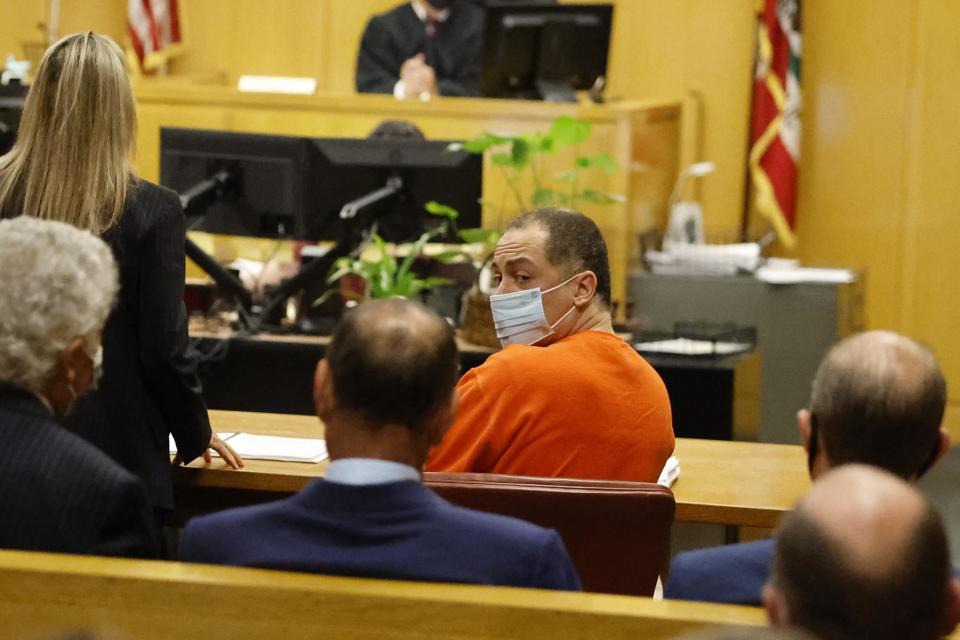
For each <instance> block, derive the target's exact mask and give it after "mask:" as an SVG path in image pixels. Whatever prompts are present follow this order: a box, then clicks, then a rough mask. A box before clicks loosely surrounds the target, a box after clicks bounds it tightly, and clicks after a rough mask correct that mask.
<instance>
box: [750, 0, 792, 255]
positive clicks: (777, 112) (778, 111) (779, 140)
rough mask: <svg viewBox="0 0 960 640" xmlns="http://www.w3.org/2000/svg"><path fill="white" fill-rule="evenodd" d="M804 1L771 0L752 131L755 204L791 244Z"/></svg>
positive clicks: (760, 38) (762, 34)
mask: <svg viewBox="0 0 960 640" xmlns="http://www.w3.org/2000/svg"><path fill="white" fill-rule="evenodd" d="M800 1H801V0H765V5H764V11H763V15H762V16H761V18H760V24H759V28H758V33H757V68H756V74H755V76H754V81H753V117H752V121H751V133H750V185H751V194H750V195H751V203H750V204H751V205H752V208H753V210H755V211H756V212H757V213H759V214H761V215H762V216H764V217H765V218H766V219H767V220H769V222H770V224H771V225H773V228H774V230H775V231H776V232H777V236H778V237H779V238H780V241H781V242H782V243H783V244H784V245H786V246H787V247H791V248H792V247H793V246H794V244H795V242H796V239H795V237H794V233H793V230H794V228H795V226H796V213H797V212H796V202H797V163H798V161H799V159H800V51H801V49H800V45H801V39H800Z"/></svg>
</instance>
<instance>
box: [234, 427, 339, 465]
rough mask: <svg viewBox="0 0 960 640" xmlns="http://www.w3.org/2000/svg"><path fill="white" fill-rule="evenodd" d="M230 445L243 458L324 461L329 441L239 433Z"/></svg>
mask: <svg viewBox="0 0 960 640" xmlns="http://www.w3.org/2000/svg"><path fill="white" fill-rule="evenodd" d="M230 447H231V448H233V450H234V451H236V452H237V453H239V454H240V457H242V458H248V459H250V460H280V461H282V462H322V461H324V460H326V459H327V441H326V440H323V439H319V438H286V437H280V436H258V435H254V434H252V433H238V434H236V435H235V436H233V437H232V438H230Z"/></svg>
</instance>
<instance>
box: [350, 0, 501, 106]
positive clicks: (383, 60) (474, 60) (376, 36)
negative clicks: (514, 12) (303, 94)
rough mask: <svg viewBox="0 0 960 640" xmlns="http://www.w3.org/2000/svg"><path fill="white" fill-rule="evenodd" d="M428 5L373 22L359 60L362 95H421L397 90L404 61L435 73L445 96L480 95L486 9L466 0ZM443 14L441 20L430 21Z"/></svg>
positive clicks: (439, 90)
mask: <svg viewBox="0 0 960 640" xmlns="http://www.w3.org/2000/svg"><path fill="white" fill-rule="evenodd" d="M415 3H420V6H419V7H416V6H415ZM427 4H428V2H427V0H413V2H408V3H405V4H403V5H401V6H399V7H396V8H395V9H393V10H391V11H388V12H387V13H384V14H381V15H378V16H374V17H373V18H371V19H370V21H369V22H368V23H367V27H366V29H365V30H364V33H363V39H362V41H361V43H360V54H359V56H358V59H357V91H359V92H360V93H393V94H394V95H397V96H398V97H406V96H407V95H411V94H412V95H416V94H417V93H418V92H417V91H413V92H407V91H405V90H404V88H403V85H401V86H400V87H399V88H398V86H397V83H398V82H400V80H401V69H402V68H403V67H404V63H406V62H408V61H410V62H411V65H413V66H418V65H419V64H422V65H426V66H427V67H430V69H432V73H433V75H434V76H435V78H436V86H435V92H436V93H439V94H440V95H443V96H478V95H479V83H480V55H481V48H482V42H483V17H484V14H483V10H482V9H479V8H477V7H476V6H474V5H473V4H471V3H469V2H466V1H465V0H429V4H430V5H432V6H431V7H427V6H425V5H427ZM431 9H432V11H431ZM437 13H439V14H440V16H441V20H440V21H437V20H435V19H434V18H431V17H428V16H429V15H430V14H437ZM418 56H422V58H418ZM405 94H406V95H405Z"/></svg>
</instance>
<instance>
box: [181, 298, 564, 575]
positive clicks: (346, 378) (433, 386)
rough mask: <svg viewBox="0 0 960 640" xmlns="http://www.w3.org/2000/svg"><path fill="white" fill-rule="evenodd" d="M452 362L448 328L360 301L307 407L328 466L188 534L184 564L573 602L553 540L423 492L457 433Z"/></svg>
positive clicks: (414, 313)
mask: <svg viewBox="0 0 960 640" xmlns="http://www.w3.org/2000/svg"><path fill="white" fill-rule="evenodd" d="M458 369H459V356H458V354H457V347H456V342H455V340H454V336H453V331H452V329H451V328H450V326H449V325H448V324H447V322H446V321H444V320H443V319H442V318H440V317H439V316H437V315H436V314H434V313H432V312H431V311H429V310H427V309H426V308H424V307H423V306H421V305H420V304H418V303H416V302H412V301H408V300H397V299H392V300H384V301H375V302H367V303H364V304H363V305H361V306H360V307H358V308H357V309H355V310H353V311H351V312H350V313H348V314H347V315H346V316H345V317H344V319H343V320H342V321H341V323H340V325H339V326H338V327H337V330H336V331H335V333H334V335H333V338H332V340H331V343H330V347H329V349H328V350H327V357H326V359H324V360H322V361H321V362H320V364H319V365H318V366H317V371H316V377H315V380H314V400H315V403H316V407H317V413H318V415H319V416H320V418H321V419H322V420H323V422H324V424H325V425H326V438H327V448H328V450H329V452H330V458H331V460H332V462H331V463H330V466H329V468H328V469H327V473H326V477H325V478H324V479H322V480H316V481H314V482H312V483H310V484H309V485H308V486H307V487H306V488H305V489H304V490H303V491H301V492H300V493H298V494H297V495H294V496H292V497H291V498H288V499H286V500H281V501H279V502H274V503H271V504H266V505H258V506H254V507H245V508H241V509H234V510H229V511H224V512H221V513H215V514H212V515H209V516H205V517H201V518H197V519H194V520H192V521H191V522H190V523H189V524H188V525H187V528H186V530H185V531H184V536H183V543H182V555H183V559H184V560H188V561H192V562H207V563H216V564H231V565H242V566H252V567H265V568H273V569H288V570H295V571H311V572H316V573H326V574H336V575H349V576H366V577H377V578H392V579H400V580H424V581H437V582H464V583H478V584H495V585H505V586H518V587H539V588H545V589H566V590H579V589H580V581H579V578H578V577H577V574H576V571H575V570H574V568H573V564H572V562H571V561H570V558H569V556H568V555H567V551H566V549H565V548H564V546H563V542H562V541H561V540H560V537H559V536H558V535H557V533H556V532H555V531H552V530H549V529H543V528H541V527H537V526H534V525H532V524H529V523H526V522H522V521H520V520H515V519H513V518H507V517H503V516H497V515H492V514H488V513H481V512H478V511H472V510H470V509H464V508H461V507H456V506H453V505H451V504H449V503H447V502H446V501H444V500H443V499H441V498H440V497H438V496H437V495H435V494H434V493H433V492H432V491H430V490H429V489H427V488H426V487H424V486H423V485H422V484H421V478H420V470H421V469H422V468H423V464H424V462H425V461H426V459H427V454H428V453H429V452H430V449H431V448H433V446H435V445H436V444H437V443H438V442H440V439H441V438H442V437H443V434H444V432H445V431H446V429H447V428H448V427H449V426H450V425H451V424H452V423H453V419H454V416H455V414H456V403H457V396H456V388H455V387H456V382H457V375H458V372H459V371H458Z"/></svg>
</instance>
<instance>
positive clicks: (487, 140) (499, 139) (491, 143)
mask: <svg viewBox="0 0 960 640" xmlns="http://www.w3.org/2000/svg"><path fill="white" fill-rule="evenodd" d="M512 140H513V138H510V137H507V136H500V135H497V134H495V133H490V132H485V133H483V134H481V135H479V136H477V137H476V138H473V139H472V140H467V141H466V142H463V143H461V144H460V146H459V147H458V148H457V150H463V151H466V152H467V153H484V152H485V151H486V150H487V149H490V148H491V147H496V146H499V145H501V144H507V143H508V142H511V141H512ZM454 144H457V143H454ZM451 146H452V145H451ZM447 149H450V146H448V147H447Z"/></svg>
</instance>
